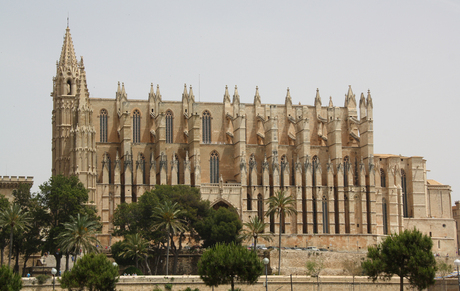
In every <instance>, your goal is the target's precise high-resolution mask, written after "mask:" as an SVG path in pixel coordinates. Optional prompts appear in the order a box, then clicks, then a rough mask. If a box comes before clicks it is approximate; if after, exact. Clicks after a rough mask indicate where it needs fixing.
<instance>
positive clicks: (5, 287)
mask: <svg viewBox="0 0 460 291" xmlns="http://www.w3.org/2000/svg"><path fill="white" fill-rule="evenodd" d="M21 288H22V280H21V276H20V275H19V274H17V273H14V272H13V269H11V268H10V267H8V266H0V291H18V290H21Z"/></svg>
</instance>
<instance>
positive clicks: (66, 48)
mask: <svg viewBox="0 0 460 291" xmlns="http://www.w3.org/2000/svg"><path fill="white" fill-rule="evenodd" d="M59 66H61V67H72V66H75V67H76V66H77V57H76V56H75V49H74V47H73V42H72V36H71V35H70V28H69V27H67V29H66V31H65V36H64V44H63V45H62V51H61V57H60V58H59Z"/></svg>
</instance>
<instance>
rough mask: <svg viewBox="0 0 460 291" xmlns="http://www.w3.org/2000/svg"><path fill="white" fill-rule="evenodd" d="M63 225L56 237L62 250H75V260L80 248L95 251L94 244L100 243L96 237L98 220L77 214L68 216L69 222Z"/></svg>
mask: <svg viewBox="0 0 460 291" xmlns="http://www.w3.org/2000/svg"><path fill="white" fill-rule="evenodd" d="M63 225H64V230H63V231H62V232H61V233H60V234H59V235H58V236H57V237H56V239H57V240H58V245H59V247H60V248H61V249H62V250H63V252H73V251H75V253H76V256H75V261H76V260H77V256H78V253H79V251H80V249H81V250H83V251H84V252H85V253H88V252H97V248H96V245H99V244H100V242H99V240H98V239H97V237H96V233H97V229H98V227H99V222H97V221H96V220H93V219H90V218H89V217H88V216H87V215H84V216H80V214H78V215H77V218H75V217H73V216H70V222H66V223H64V224H63Z"/></svg>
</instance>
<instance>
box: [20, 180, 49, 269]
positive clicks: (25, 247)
mask: <svg viewBox="0 0 460 291" xmlns="http://www.w3.org/2000/svg"><path fill="white" fill-rule="evenodd" d="M30 188H31V185H29V184H24V183H21V184H19V186H18V187H17V189H15V190H13V193H12V195H13V197H14V200H13V202H14V203H16V204H18V205H19V206H20V207H21V209H22V210H23V211H24V212H27V213H28V214H29V215H30V217H31V219H30V220H31V223H30V227H29V229H27V230H24V231H21V232H19V233H16V234H15V237H16V239H15V240H14V242H13V249H14V251H15V252H16V264H15V267H14V270H15V271H18V270H19V253H21V254H23V274H24V272H25V271H24V270H25V268H26V265H27V261H28V260H29V258H30V257H31V256H32V255H34V254H36V253H38V252H39V251H41V250H42V247H43V238H44V233H45V232H44V231H43V230H44V228H43V226H44V225H45V224H46V216H47V212H46V210H45V209H44V208H43V207H41V205H40V203H39V201H38V199H37V198H36V197H35V196H33V195H32V193H31V192H30Z"/></svg>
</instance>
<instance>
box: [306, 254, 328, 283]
mask: <svg viewBox="0 0 460 291" xmlns="http://www.w3.org/2000/svg"><path fill="white" fill-rule="evenodd" d="M306 267H307V275H309V276H312V277H316V284H317V286H318V290H319V274H320V273H321V271H322V270H323V269H324V257H323V256H322V255H320V254H318V253H316V252H315V253H313V254H312V255H311V257H310V259H309V260H308V261H307V264H306Z"/></svg>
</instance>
